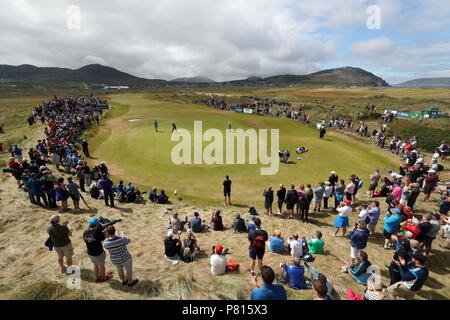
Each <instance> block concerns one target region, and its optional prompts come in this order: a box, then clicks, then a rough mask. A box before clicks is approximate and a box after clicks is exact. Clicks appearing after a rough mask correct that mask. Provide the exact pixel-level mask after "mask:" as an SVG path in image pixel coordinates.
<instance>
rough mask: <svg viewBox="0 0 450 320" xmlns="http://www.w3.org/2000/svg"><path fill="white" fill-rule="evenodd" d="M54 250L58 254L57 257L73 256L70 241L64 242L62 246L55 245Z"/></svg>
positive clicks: (68, 257)
mask: <svg viewBox="0 0 450 320" xmlns="http://www.w3.org/2000/svg"><path fill="white" fill-rule="evenodd" d="M55 251H56V253H57V254H58V258H64V257H66V259H71V258H72V257H73V246H72V242H70V243H69V244H66V245H65V246H64V247H55Z"/></svg>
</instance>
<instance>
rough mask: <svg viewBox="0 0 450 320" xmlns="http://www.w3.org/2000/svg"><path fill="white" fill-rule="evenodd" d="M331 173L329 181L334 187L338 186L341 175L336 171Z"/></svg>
mask: <svg viewBox="0 0 450 320" xmlns="http://www.w3.org/2000/svg"><path fill="white" fill-rule="evenodd" d="M330 173H331V176H329V177H328V181H330V184H331V186H332V187H333V189H334V187H335V186H336V184H337V183H338V181H339V177H338V176H337V174H336V171H331V172H330Z"/></svg>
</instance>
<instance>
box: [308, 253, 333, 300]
mask: <svg viewBox="0 0 450 320" xmlns="http://www.w3.org/2000/svg"><path fill="white" fill-rule="evenodd" d="M303 264H304V265H305V268H306V270H308V271H309V273H311V277H312V278H313V279H319V280H321V281H323V282H324V283H325V284H326V286H327V294H329V295H330V296H331V292H333V284H332V283H331V281H330V280H328V279H327V277H325V275H324V274H323V273H319V272H318V271H317V270H316V269H314V268H313V267H311V266H310V265H309V264H308V263H307V262H306V261H303Z"/></svg>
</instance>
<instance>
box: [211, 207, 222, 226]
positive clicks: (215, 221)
mask: <svg viewBox="0 0 450 320" xmlns="http://www.w3.org/2000/svg"><path fill="white" fill-rule="evenodd" d="M211 229H212V230H214V231H223V224H222V217H221V215H220V210H217V211H216V212H213V213H212V215H211Z"/></svg>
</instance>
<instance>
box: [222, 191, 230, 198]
mask: <svg viewBox="0 0 450 320" xmlns="http://www.w3.org/2000/svg"><path fill="white" fill-rule="evenodd" d="M230 194H231V192H225V191H224V192H223V196H224V197H226V196H230Z"/></svg>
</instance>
